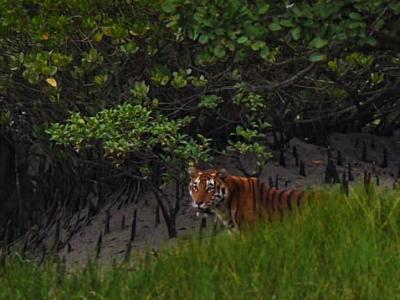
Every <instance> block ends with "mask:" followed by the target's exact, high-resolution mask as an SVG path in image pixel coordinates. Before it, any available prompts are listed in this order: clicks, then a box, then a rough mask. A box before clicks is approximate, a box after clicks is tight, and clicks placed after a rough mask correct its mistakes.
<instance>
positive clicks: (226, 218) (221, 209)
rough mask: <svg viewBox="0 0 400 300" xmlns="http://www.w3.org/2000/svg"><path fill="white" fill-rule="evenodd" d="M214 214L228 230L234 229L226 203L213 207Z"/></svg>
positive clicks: (234, 225)
mask: <svg viewBox="0 0 400 300" xmlns="http://www.w3.org/2000/svg"><path fill="white" fill-rule="evenodd" d="M215 215H216V216H217V217H218V219H219V220H220V221H221V222H222V224H223V225H224V227H225V228H227V229H228V230H234V229H235V228H236V227H237V226H236V224H235V223H234V221H233V218H232V216H231V213H230V212H229V209H228V207H227V206H226V205H224V204H221V205H220V206H218V207H217V208H215Z"/></svg>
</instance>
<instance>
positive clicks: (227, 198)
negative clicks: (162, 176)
mask: <svg viewBox="0 0 400 300" xmlns="http://www.w3.org/2000/svg"><path fill="white" fill-rule="evenodd" d="M188 173H189V175H190V182H189V194H190V197H191V199H192V206H193V207H194V208H195V209H197V210H198V211H199V212H201V213H203V214H214V215H216V217H217V218H218V219H219V220H220V221H221V222H222V224H223V225H224V227H226V228H228V229H230V230H236V229H239V230H240V229H242V228H244V227H248V226H249V225H250V226H251V225H252V224H255V223H256V221H257V220H259V219H260V218H261V219H265V218H267V220H268V221H270V222H272V221H273V220H275V219H282V218H283V217H284V214H285V212H287V211H291V210H293V209H296V208H298V207H300V204H301V203H302V202H306V201H308V198H309V193H307V192H305V191H297V190H294V189H277V188H275V187H272V186H269V185H268V184H266V183H264V182H262V181H261V180H260V179H259V178H256V177H240V176H234V175H230V174H229V173H228V171H227V170H226V169H223V168H222V169H218V170H217V169H210V170H203V171H202V170H199V169H197V168H196V167H190V168H189V169H188Z"/></svg>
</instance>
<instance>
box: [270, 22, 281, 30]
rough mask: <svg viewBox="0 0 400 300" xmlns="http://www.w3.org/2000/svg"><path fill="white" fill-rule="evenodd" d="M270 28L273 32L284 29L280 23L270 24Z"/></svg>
mask: <svg viewBox="0 0 400 300" xmlns="http://www.w3.org/2000/svg"><path fill="white" fill-rule="evenodd" d="M268 28H269V29H270V30H271V31H278V30H281V29H282V27H281V25H279V23H277V22H274V23H271V24H269V25H268Z"/></svg>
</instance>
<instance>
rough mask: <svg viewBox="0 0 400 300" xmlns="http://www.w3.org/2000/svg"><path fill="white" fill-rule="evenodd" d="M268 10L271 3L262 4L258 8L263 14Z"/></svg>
mask: <svg viewBox="0 0 400 300" xmlns="http://www.w3.org/2000/svg"><path fill="white" fill-rule="evenodd" d="M268 10H269V4H265V5H263V6H261V7H260V8H258V13H259V14H260V15H263V14H265V13H267V12H268Z"/></svg>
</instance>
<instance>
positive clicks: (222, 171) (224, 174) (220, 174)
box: [218, 168, 229, 179]
mask: <svg viewBox="0 0 400 300" xmlns="http://www.w3.org/2000/svg"><path fill="white" fill-rule="evenodd" d="M228 176H229V173H228V171H227V170H226V169H224V168H222V169H219V171H218V177H219V178H221V179H225V178H226V177H228Z"/></svg>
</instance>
